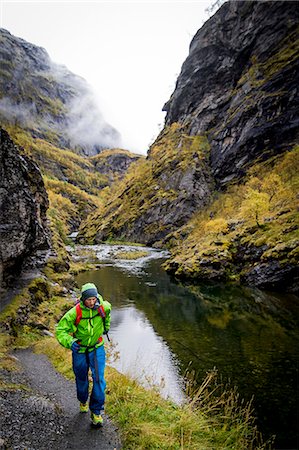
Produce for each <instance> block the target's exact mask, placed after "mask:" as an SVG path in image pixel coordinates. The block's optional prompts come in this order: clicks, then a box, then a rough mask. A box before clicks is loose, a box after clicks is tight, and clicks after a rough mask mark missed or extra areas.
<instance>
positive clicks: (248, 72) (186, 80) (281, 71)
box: [164, 1, 299, 186]
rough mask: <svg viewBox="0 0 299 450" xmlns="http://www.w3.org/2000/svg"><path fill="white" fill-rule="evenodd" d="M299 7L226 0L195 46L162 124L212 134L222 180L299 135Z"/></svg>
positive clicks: (214, 166)
mask: <svg viewBox="0 0 299 450" xmlns="http://www.w3.org/2000/svg"><path fill="white" fill-rule="evenodd" d="M297 6H298V5H297V4H296V2H291V1H275V2H247V1H238V2H236V1H232V2H227V3H225V4H224V5H223V6H222V7H221V8H220V10H219V11H218V12H217V13H216V14H215V15H214V16H213V17H212V18H211V19H210V20H209V21H207V22H206V23H205V25H204V26H203V27H202V28H201V29H200V30H199V31H198V32H197V33H196V35H195V36H194V38H193V40H192V42H191V44H190V52H189V56H188V58H187V59H186V61H185V62H184V64H183V66H182V70H181V73H180V75H179V77H178V80H177V84H176V88H175V91H174V93H173V94H172V96H171V99H170V100H169V101H168V102H167V103H166V104H165V106H164V110H165V111H167V115H166V122H165V123H166V125H170V124H172V123H174V122H179V123H180V124H182V126H183V128H184V130H185V132H186V133H188V134H189V135H191V136H193V135H198V134H207V136H208V139H209V142H210V145H211V155H210V167H211V170H212V174H213V176H214V177H215V180H216V182H217V185H218V186H219V185H220V186H221V185H223V184H225V183H227V182H229V181H231V180H233V179H235V178H239V177H240V176H243V175H244V174H245V173H246V171H247V169H248V167H249V166H250V165H251V164H252V162H253V161H255V160H256V159H257V158H261V159H263V160H265V159H267V158H269V157H270V156H271V155H274V154H277V153H280V152H284V151H285V150H286V149H288V148H289V147H290V146H291V145H292V144H293V143H294V142H296V141H297V140H298V124H299V118H298V81H299V80H298V73H299V71H298V65H299V59H298V53H299V40H298V36H299V35H298V20H299V9H298V7H297Z"/></svg>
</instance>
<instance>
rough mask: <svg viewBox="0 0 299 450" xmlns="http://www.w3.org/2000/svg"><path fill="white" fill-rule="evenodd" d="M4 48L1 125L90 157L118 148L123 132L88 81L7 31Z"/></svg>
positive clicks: (0, 56) (0, 54) (0, 39)
mask: <svg viewBox="0 0 299 450" xmlns="http://www.w3.org/2000/svg"><path fill="white" fill-rule="evenodd" d="M0 44H1V45H0V66H1V69H0V75H1V77H0V97H1V99H0V118H1V120H2V122H4V123H12V124H17V125H20V126H21V127H22V128H23V129H26V130H28V131H30V133H31V134H32V135H33V136H35V137H39V138H42V139H45V140H47V141H49V142H51V143H52V144H54V145H57V146H60V147H61V146H62V147H68V148H72V149H75V150H76V151H77V152H78V153H83V154H86V155H95V154H97V153H98V152H99V151H100V150H101V149H103V148H107V147H117V146H118V145H119V141H120V135H119V133H118V131H117V130H115V129H114V128H113V127H111V126H110V125H109V124H107V123H106V122H105V120H104V119H103V117H102V114H101V112H100V111H99V109H98V107H97V105H96V103H95V101H94V95H93V93H92V91H91V89H90V87H89V86H88V85H87V83H86V81H85V80H84V79H82V78H80V77H78V76H76V75H74V74H73V73H71V72H70V71H69V70H67V68H66V67H64V66H60V65H57V64H54V63H53V62H52V61H51V60H50V58H49V56H48V54H47V52H46V51H45V50H44V49H43V48H40V47H37V46H35V45H33V44H30V43H28V42H26V41H24V40H23V39H20V38H17V37H15V36H12V35H11V34H10V33H9V32H8V31H6V30H3V29H0Z"/></svg>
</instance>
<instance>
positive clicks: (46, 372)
mask: <svg viewBox="0 0 299 450" xmlns="http://www.w3.org/2000/svg"><path fill="white" fill-rule="evenodd" d="M14 355H15V356H16V357H17V358H18V360H19V362H20V364H21V365H22V367H23V369H24V375H25V377H26V379H27V381H28V384H29V386H30V387H31V388H32V390H33V391H34V392H36V393H38V395H40V396H41V397H43V398H46V399H47V400H48V401H50V402H51V404H52V405H53V404H54V405H55V407H54V408H55V411H56V413H57V416H58V419H59V424H60V425H59V424H53V425H59V426H60V430H61V431H60V432H57V431H56V438H55V437H53V436H52V438H51V440H52V442H51V443H50V442H48V443H47V444H46V445H47V446H46V447H41V446H38V447H35V444H34V442H32V443H31V446H30V450H31V449H35V448H36V449H38V450H41V449H42V448H47V449H50V448H51V449H52V448H53V449H55V450H60V449H63V450H64V449H72V450H76V449H78V450H79V449H80V450H91V449H93V450H95V449H99V450H111V449H112V450H113V449H121V444H120V439H119V436H118V433H117V430H116V427H115V426H114V425H113V424H112V423H111V421H110V420H109V419H108V417H107V416H106V415H104V427H103V428H100V429H95V428H92V427H91V425H90V414H89V413H88V414H82V413H81V414H80V413H79V412H78V411H79V403H78V400H77V398H76V389H75V384H74V383H73V382H72V381H69V380H67V379H65V378H64V377H63V376H62V375H61V374H59V373H57V372H56V371H55V369H54V368H53V366H52V364H51V363H50V361H49V360H48V359H47V357H46V356H45V355H37V354H35V353H33V352H32V351H31V350H29V349H26V350H19V351H17V352H15V353H14ZM50 423H51V422H50ZM54 428H55V426H54ZM56 428H57V427H56ZM39 445H40V444H39ZM15 448H17V447H15ZM18 448H22V447H18Z"/></svg>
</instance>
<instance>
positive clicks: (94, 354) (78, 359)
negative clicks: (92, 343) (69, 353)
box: [73, 345, 106, 415]
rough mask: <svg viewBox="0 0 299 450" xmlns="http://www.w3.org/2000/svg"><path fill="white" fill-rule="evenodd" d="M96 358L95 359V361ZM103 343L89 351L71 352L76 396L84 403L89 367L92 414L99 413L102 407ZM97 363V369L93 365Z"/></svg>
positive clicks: (103, 400) (103, 383)
mask: <svg viewBox="0 0 299 450" xmlns="http://www.w3.org/2000/svg"><path fill="white" fill-rule="evenodd" d="M95 359H96V361H95ZM105 359H106V354H105V349H104V345H101V347H98V348H95V349H94V350H92V351H91V352H86V353H76V352H73V371H74V373H75V376H76V387H77V398H78V400H79V402H81V403H86V402H87V399H88V387H89V383H88V369H89V368H90V369H91V373H92V379H93V387H92V392H91V396H90V400H89V409H90V411H91V412H93V413H94V414H97V415H98V414H100V413H101V410H103V409H104V403H105V388H106V381H105V379H104V369H105ZM95 363H96V364H97V370H96V367H95Z"/></svg>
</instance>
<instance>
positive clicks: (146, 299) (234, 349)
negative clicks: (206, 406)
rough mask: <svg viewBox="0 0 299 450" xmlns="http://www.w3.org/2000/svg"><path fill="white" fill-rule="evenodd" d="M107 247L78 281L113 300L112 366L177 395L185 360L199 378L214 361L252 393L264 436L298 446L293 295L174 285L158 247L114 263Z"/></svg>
mask: <svg viewBox="0 0 299 450" xmlns="http://www.w3.org/2000/svg"><path fill="white" fill-rule="evenodd" d="M99 248H100V246H98V247H97V249H99ZM107 248H108V246H105V249H104V250H105V251H104V256H103V248H102V250H101V251H102V257H100V259H102V262H103V264H102V265H101V267H100V268H99V269H98V270H95V271H90V272H85V273H82V274H80V275H78V277H77V284H78V286H80V285H81V284H83V283H85V282H88V281H90V282H94V283H95V284H96V285H97V286H98V289H99V291H100V292H101V293H102V295H103V297H104V298H105V299H107V300H109V301H110V302H111V303H112V305H113V314H112V325H111V332H110V335H111V337H112V338H113V341H114V342H115V343H116V344H117V350H118V351H119V352H120V357H119V359H118V360H117V361H116V362H115V363H114V366H115V367H116V368H117V369H119V370H120V371H122V372H124V373H129V374H130V375H131V376H134V377H135V378H138V379H139V380H141V381H142V382H143V383H144V384H147V383H150V384H152V383H156V384H158V385H159V387H160V390H161V392H162V394H163V395H164V396H168V397H170V398H172V399H174V400H175V401H177V402H180V401H182V400H183V398H184V392H183V382H182V374H184V372H185V370H186V369H187V368H189V369H194V370H195V372H196V378H197V381H198V382H199V383H200V382H201V381H202V380H203V378H204V377H205V374H206V372H207V371H208V370H210V369H212V368H213V367H216V368H217V369H218V372H219V374H220V375H221V377H222V379H223V380H230V382H231V385H232V386H237V388H238V392H239V393H240V395H241V397H243V398H245V399H246V400H249V399H250V398H251V397H252V396H253V395H254V407H255V411H256V414H257V424H258V427H259V429H260V431H262V432H263V434H264V436H265V437H268V436H270V435H272V434H275V435H276V448H282V449H287V448H298V440H297V439H298V436H296V431H298V430H297V428H298V406H297V405H298V361H299V350H298V349H299V346H298V341H299V331H298V322H299V308H298V305H299V302H298V299H296V298H294V297H292V296H279V295H275V294H267V293H265V292H261V291H258V290H252V289H249V288H244V287H243V288H241V287H237V286H232V285H220V284H217V285H216V284H211V285H200V286H182V285H178V284H176V283H174V282H173V281H172V280H171V278H170V277H169V276H168V275H167V274H166V273H165V272H164V271H163V269H161V267H160V265H161V261H162V260H161V259H160V260H159V259H155V258H157V253H154V254H151V258H148V259H144V260H141V261H139V262H133V263H132V262H125V261H123V262H122V261H120V262H118V263H117V264H115V261H114V260H113V255H111V253H110V254H109V249H108V251H107ZM105 252H106V253H105ZM296 302H297V303H296Z"/></svg>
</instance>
